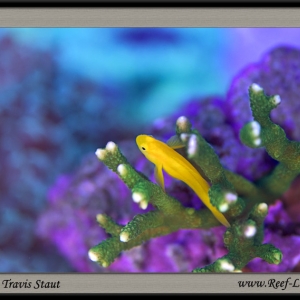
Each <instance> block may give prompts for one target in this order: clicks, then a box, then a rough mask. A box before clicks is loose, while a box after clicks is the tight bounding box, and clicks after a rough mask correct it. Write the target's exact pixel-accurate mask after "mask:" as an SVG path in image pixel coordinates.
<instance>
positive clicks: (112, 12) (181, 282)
mask: <svg viewBox="0 0 300 300" xmlns="http://www.w3.org/2000/svg"><path fill="white" fill-rule="evenodd" d="M0 26H1V27H291V28H296V27H300V19H299V8H267V7H261V8H255V7H250V8H240V7H231V8H229V7H228V8H227V7H219V8H218V7H198V8H195V7H190V8H189V7H186V8H178V7H173V8H172V7H170V8H167V7H163V8H155V7H149V8H147V7H146V8H142V7H130V8H126V7H115V8H113V7H97V8H94V7H87V8H76V7H74V8H63V7H62V8H56V7H49V8H40V7H37V8H28V7H21V8H11V7H10V8H0ZM42 281H44V282H45V283H47V282H48V283H49V282H51V283H53V284H52V285H51V284H49V285H47V287H45V288H41V282H42ZM240 281H244V282H252V286H251V285H248V286H245V287H243V288H242V287H240V286H239V282H240ZM0 282H1V284H0V294H6V293H15V294H19V293H20V294H26V293H30V294H38V293H47V294H66V293H68V294H81V293H86V294H90V293H91V294H200V293H201V294H231V293H238V294H246V293H254V294H255V293H259V294H263V293H270V294H272V293H285V294H287V293H291V294H294V293H295V294H296V293H299V288H300V282H299V274H297V273H288V274H286V273H285V274H278V273H276V274H254V273H252V274H251V273H245V274H240V273H236V274H82V273H81V274H60V273H57V274H51V273H50V274H31V273H30V274H29V273H19V274H13V273H9V274H7V273H1V274H0ZM10 282H15V283H20V284H12V285H10V286H11V287H7V286H8V285H9V283H10ZM21 283H23V284H21ZM29 283H31V284H29ZM260 284H261V286H259V285H260ZM51 286H52V287H51ZM35 287H37V288H35Z"/></svg>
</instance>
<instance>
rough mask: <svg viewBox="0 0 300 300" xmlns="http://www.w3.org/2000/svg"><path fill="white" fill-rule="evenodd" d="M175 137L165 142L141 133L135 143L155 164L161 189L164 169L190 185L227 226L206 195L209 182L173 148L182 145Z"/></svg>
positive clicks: (156, 177)
mask: <svg viewBox="0 0 300 300" xmlns="http://www.w3.org/2000/svg"><path fill="white" fill-rule="evenodd" d="M176 138H177V137H176V136H175V137H172V138H171V139H169V141H168V142H167V144H165V143H163V142H161V141H159V140H157V139H155V138H154V137H152V136H151V135H145V134H142V135H139V136H137V138H136V143H137V145H138V147H139V149H140V150H141V152H142V153H143V154H144V155H145V156H146V158H147V159H148V160H150V161H151V162H152V163H153V164H154V165H155V171H154V175H155V179H156V181H157V183H158V184H159V185H160V186H161V188H162V189H163V190H165V186H164V177H163V172H162V170H163V169H164V171H165V172H167V173H168V174H169V175H170V176H172V177H173V178H176V179H179V180H181V181H183V182H184V183H186V184H187V185H188V186H190V187H191V188H192V190H193V191H194V192H195V193H196V194H197V196H198V197H199V198H200V199H201V200H202V201H203V203H204V204H205V205H206V206H207V208H209V209H210V210H211V212H212V213H213V214H214V216H215V217H216V218H217V220H218V221H219V222H220V223H222V224H223V225H224V226H226V227H229V226H230V224H229V222H228V221H227V220H226V218H225V217H224V215H223V214H222V213H221V212H220V211H219V210H218V209H217V208H216V207H214V206H213V205H212V204H211V203H210V199H209V196H208V190H209V188H210V186H209V184H208V183H207V182H206V180H205V179H204V178H202V176H201V175H200V174H199V172H198V171H197V170H196V169H195V168H194V167H193V165H192V164H191V163H190V162H189V161H188V160H186V159H185V158H184V157H183V156H182V155H180V154H179V153H177V152H176V151H175V150H174V149H177V148H181V147H184V145H183V144H182V143H181V142H180V141H179V139H178V138H177V139H176Z"/></svg>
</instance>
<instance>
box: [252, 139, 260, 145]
mask: <svg viewBox="0 0 300 300" xmlns="http://www.w3.org/2000/svg"><path fill="white" fill-rule="evenodd" d="M253 143H254V145H255V146H259V145H261V139H255V140H254V141H253Z"/></svg>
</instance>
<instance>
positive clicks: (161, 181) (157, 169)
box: [154, 165, 165, 191]
mask: <svg viewBox="0 0 300 300" xmlns="http://www.w3.org/2000/svg"><path fill="white" fill-rule="evenodd" d="M154 176H155V180H156V182H157V183H158V184H159V185H160V187H161V188H162V189H163V191H165V182H164V175H163V172H162V165H160V166H155V169H154Z"/></svg>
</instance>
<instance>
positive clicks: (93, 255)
mask: <svg viewBox="0 0 300 300" xmlns="http://www.w3.org/2000/svg"><path fill="white" fill-rule="evenodd" d="M88 256H89V258H90V260H91V261H98V256H97V255H96V253H95V252H94V251H93V250H90V251H89V252H88Z"/></svg>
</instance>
